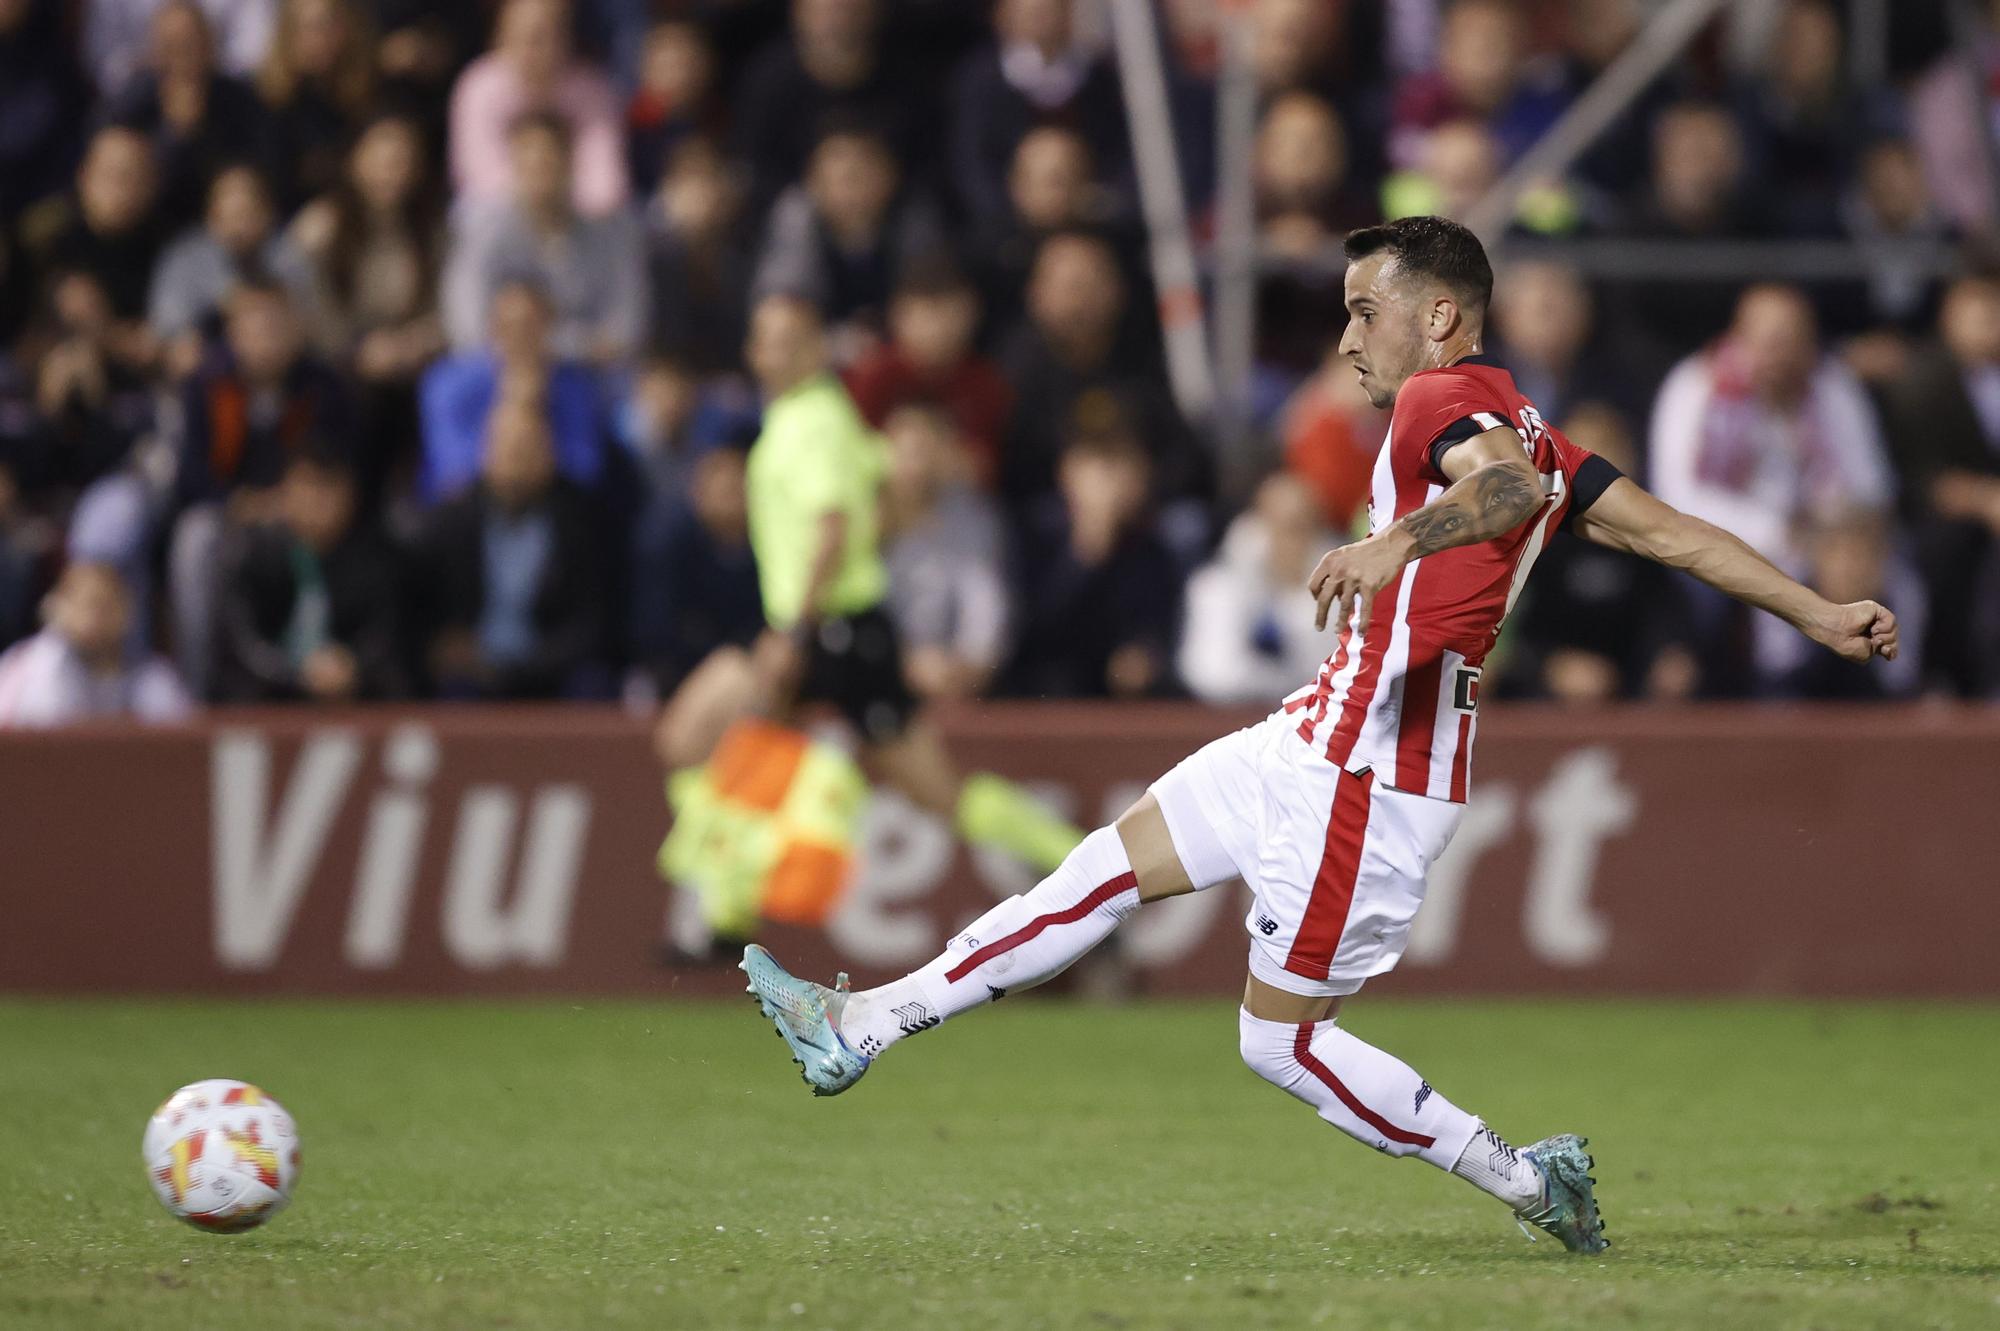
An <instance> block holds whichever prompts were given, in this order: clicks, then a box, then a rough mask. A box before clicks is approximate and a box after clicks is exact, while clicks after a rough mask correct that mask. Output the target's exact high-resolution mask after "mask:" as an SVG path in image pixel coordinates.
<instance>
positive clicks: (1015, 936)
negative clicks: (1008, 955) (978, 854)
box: [944, 870, 1139, 984]
mask: <svg viewBox="0 0 2000 1331" xmlns="http://www.w3.org/2000/svg"><path fill="white" fill-rule="evenodd" d="M1138 885H1139V875H1138V874H1136V873H1133V872H1131V871H1130V870H1127V871H1126V872H1125V873H1121V874H1119V875H1118V876H1117V877H1116V878H1113V879H1111V880H1110V881H1109V882H1104V883H1099V884H1098V885H1097V886H1096V887H1095V888H1093V889H1091V892H1090V895H1089V896H1087V897H1085V898H1084V899H1083V900H1081V901H1079V902H1077V903H1076V904H1075V905H1074V906H1070V907H1068V908H1067V909H1065V910H1059V911H1056V912H1054V913H1053V914H1049V915H1037V916H1036V917H1035V918H1034V919H1032V920H1029V921H1028V922H1027V923H1026V924H1024V925H1022V926H1021V927H1020V928H1018V929H1016V930H1015V931H1014V932H1013V933H1011V934H1008V935H1007V936H1006V937H1005V938H1001V939H996V940H995V941H993V942H991V943H988V944H987V945H986V946H985V947H982V948H980V949H979V950H978V951H977V952H975V953H973V954H972V955H971V956H969V957H967V958H966V959H965V960H964V961H961V962H959V963H958V964H957V965H956V966H953V967H952V968H951V969H950V970H948V971H946V972H945V973H944V978H945V983H947V984H956V983H958V982H959V981H960V980H962V979H964V978H965V977H966V976H968V975H970V974H972V972H974V971H976V970H978V969H979V968H980V967H981V966H984V965H985V964H986V963H987V962H989V961H991V960H993V958H995V957H997V956H999V955H1001V954H1002V953H1004V952H1012V951H1013V950H1014V949H1015V948H1017V947H1019V946H1021V944H1023V943H1025V942H1027V941H1028V940H1029V939H1031V938H1034V937H1036V936H1037V935H1039V934H1040V933H1041V932H1042V930H1044V929H1046V928H1048V927H1049V926H1050V925H1052V924H1075V923H1076V922H1077V921H1078V920H1080V919H1082V918H1083V917H1084V916H1086V915H1088V914H1090V912H1092V911H1094V910H1096V909H1097V908H1098V907H1099V906H1101V905H1103V904H1104V903H1105V902H1107V901H1109V900H1111V898H1113V897H1115V896H1117V895H1118V894H1119V893H1120V892H1123V891H1125V890H1126V889H1127V888H1133V887H1137V886H1138Z"/></svg>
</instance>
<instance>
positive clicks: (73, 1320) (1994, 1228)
mask: <svg viewBox="0 0 2000 1331" xmlns="http://www.w3.org/2000/svg"><path fill="white" fill-rule="evenodd" d="M763 1025H764V1024H763V1022H762V1021H761V1019H759V1018H758V1017H756V1016H755V1015H754V1012H753V1010H752V1009H751V1007H750V1005H749V1003H748V1002H747V1001H745V1002H742V1003H732V1004H728V1005H717V1004H671V1005H670V1004H659V1005H651V1006H647V1005H638V1004H610V1005H607V1004H595V1003H592V1004H582V1005H572V1004H562V1003H549V1004H538V1005H522V1004H503V1005H486V1006H475V1005H463V1006H461V1005H390V1004H349V1005H336V1004H281V1003H257V1004H248V1003H245V1004H239V1005H224V1004H199V1005H196V1004H171V1005H159V1004H155V1005H143V1006H142V1005H137V1004H98V1003H91V1004H54V1003H32V1002H30V1003H21V1002H6V1003H0V1068H4V1069H5V1073H6V1076H5V1084H6V1088H7V1091H6V1102H7V1108H6V1112H5V1115H4V1118H0V1121H4V1122H5V1123H6V1125H7V1128H8V1131H7V1137H8V1140H9V1144H10V1148H9V1151H8V1157H9V1159H8V1164H7V1168H6V1179H7V1181H8V1196H7V1200H6V1204H5V1206H4V1207H0V1326H4V1327H7V1328H10V1329H26V1328H45V1327H46V1328H71V1327H91V1328H99V1327H103V1328H120V1329H121V1331H122V1329H124V1328H148V1329H150V1328H180V1327H186V1328H200V1329H201V1331H231V1328H252V1327H254V1328H258V1329H259V1331H265V1329H267V1328H273V1327H284V1328H288V1329H297V1331H307V1329H310V1328H336V1327H338V1328H370V1329H374V1328H403V1327H411V1328H424V1329H425V1331H455V1329H456V1328H473V1327H506V1328H537V1327H564V1328H567V1327H589V1328H603V1327H649V1328H658V1327H701V1328H733V1327H764V1326H773V1327H785V1328H812V1327H837V1328H849V1327H854V1328H885V1329H893V1328H905V1327H911V1328H917V1327H921V1328H930V1327H950V1328H953V1331H972V1329H974V1328H984V1327H995V1328H1000V1327H1005V1328H1009V1329H1010V1331H1013V1329H1015V1328H1029V1327H1082V1328H1100V1327H1108V1328H1118V1327H1130V1328H1148V1327H1185V1328H1207V1327H1228V1328H1231V1331H1247V1329H1248V1328H1257V1327H1285V1328H1294V1327H1314V1326H1326V1327H1349V1326H1352V1327H1369V1328H1382V1327H1395V1328H1452V1329H1453V1331H1456V1329H1458V1328H1466V1327H1483V1326H1505V1327H1570V1326H1575V1327H1586V1326H1587V1327H1592V1328H1601V1327H1612V1328H1634V1327H1662V1328H1666V1327H1671V1328H1685V1327H1694V1326H1700V1327H1701V1328H1702V1331H1724V1329H1726V1328H1735V1327H1743V1328H1758V1331H1769V1329H1772V1328H1806V1327H1813V1328H1844V1327H1882V1328H1890V1327H1893V1328H1897V1329H1898V1331H1902V1329H1904V1328H1916V1327H1965V1328H1971V1327H1994V1326H2000V1140H1996V1134H1995V1133H1994V1131H1993V1119H1992V1106H1993V1105H1994V1104H1995V1102H1996V1101H2000V1063H1996V1060H1995V1059H1994V1057H1993V1052H1994V1050H1995V1049H1996V1047H2000V1009H1993V1008H1948V1007H1916V1006H1896V1007H1874V1006H1813V1007H1805V1006H1785V1005H1742V1004H1728V1005H1719V1004H1690V1005H1676V1004H1634V1003H1591V1004H1581V1003H1578V1004H1561V1005H1557V1004H1497V1003H1479V1004H1441V1003H1427V1004H1409V1003H1392V1002H1388V1001H1364V1002H1357V1003H1356V1004H1355V1006H1354V1010H1353V1011H1352V1013H1351V1014H1350V1020H1349V1025H1350V1028H1351V1029H1353V1030H1354V1031H1355V1032H1356V1033H1357V1034H1359V1035H1361V1036H1363V1037H1364V1038H1366V1039H1369V1040H1372V1041H1375V1042H1377V1043H1379V1044H1381V1045H1383V1046H1385V1047H1386V1048H1389V1049H1393V1050H1395V1051H1396V1052H1398V1053H1399V1054H1401V1055H1403V1056H1404V1057H1406V1058H1408V1059H1409V1060H1410V1061H1411V1062H1412V1063H1413V1064H1414V1065H1415V1066H1417V1067H1418V1068H1420V1069H1422V1070H1423V1072H1424V1073H1425V1075H1427V1076H1429V1077H1430V1078H1432V1079H1433V1080H1434V1081H1435V1082H1436V1084H1437V1085H1438V1087H1439V1089H1440V1090H1441V1091H1442V1092H1443V1093H1445V1094H1447V1095H1450V1096H1452V1097H1454V1098H1455V1099H1457V1100H1458V1101H1459V1103H1461V1104H1463V1105H1465V1106H1467V1107H1469V1108H1471V1109H1473V1110H1474V1111H1476V1112H1480V1113H1483V1114H1485V1115H1486V1116H1488V1117H1489V1118H1490V1119H1491V1120H1492V1122H1493V1123H1494V1124H1495V1126H1496V1127H1498V1128H1500V1129H1501V1130H1502V1131H1504V1132H1505V1133H1507V1134H1508V1135H1509V1136H1511V1137H1512V1138H1513V1139H1514V1140H1516V1141H1527V1140H1532V1139H1533V1138H1535V1137H1538V1136H1541V1135H1543V1134H1544V1133H1546V1132H1551V1131H1556V1130H1559V1129H1565V1128H1569V1129H1576V1130H1579V1131H1581V1132H1584V1133H1586V1134H1588V1135H1589V1136H1590V1137H1591V1139H1592V1146H1593V1148H1594V1150H1595V1151H1596V1153H1597V1158H1598V1168H1597V1177H1598V1179H1599V1181H1600V1185H1599V1194H1600V1196H1601V1198H1602V1200H1603V1204H1604V1207H1605V1212H1606V1215H1607V1218H1608V1221H1609V1226H1610V1234H1611V1236H1612V1239H1613V1241H1614V1244H1615V1247H1614V1249H1613V1251H1612V1253H1611V1254H1610V1255H1609V1257H1608V1258H1605V1259H1600V1260H1592V1259H1588V1258H1575V1257H1571V1256H1569V1255H1567V1254H1565V1253H1563V1252H1562V1251H1561V1250H1560V1249H1559V1248H1557V1247H1556V1246H1555V1244H1554V1243H1552V1242H1550V1241H1546V1240H1545V1241H1543V1242H1541V1243H1537V1244H1532V1245H1531V1244H1529V1243H1527V1242H1525V1241H1523V1240H1522V1238H1521V1237H1520V1235H1519V1234H1518V1233H1517V1232H1516V1231H1515V1229H1514V1228H1513V1226H1512V1224H1511V1223H1510V1222H1509V1220H1508V1218H1507V1216H1506V1214H1505V1212H1504V1211H1503V1210H1502V1209H1501V1208H1500V1207H1499V1206H1498V1205H1497V1204H1496V1203H1493V1202H1491V1201H1490V1200H1488V1199H1486V1198H1484V1197H1482V1196H1479V1195H1478V1194H1477V1193H1475V1192H1474V1191H1473V1190H1472V1189H1471V1188H1468V1187H1467V1186H1465V1185H1464V1184H1463V1183H1460V1182H1458V1181H1457V1180H1454V1179H1449V1178H1446V1177H1445V1176H1443V1175H1442V1174H1440V1173H1438V1172H1437V1171H1435V1170H1432V1169H1430V1168H1428V1167H1427V1166H1425V1165H1423V1164H1421V1163H1419V1162H1417V1161H1414V1160H1400V1161H1398V1160H1389V1159H1385V1158H1381V1157H1378V1156H1377V1155H1376V1154H1375V1153H1374V1152H1372V1151H1370V1150H1368V1149H1366V1148H1364V1147H1362V1146H1360V1145H1358V1144H1356V1143H1355V1142H1353V1141H1350V1140H1349V1139H1348V1138H1346V1137H1345V1136H1343V1135H1341V1134H1339V1133H1337V1132H1335V1131H1334V1130H1333V1129H1331V1128H1329V1127H1327V1126H1326V1125H1324V1124H1322V1123H1320V1122H1318V1121H1317V1120H1316V1119H1315V1118H1314V1117H1313V1116H1312V1114H1311V1113H1310V1112H1309V1111H1308V1110H1307V1109H1306V1107H1305V1106H1303V1105H1301V1104H1299V1103H1297V1102H1296V1101H1293V1100H1291V1099H1290V1098H1289V1097H1287V1096H1285V1095H1283V1094H1281V1093H1279V1092H1278V1091H1276V1090H1275V1089H1273V1088H1272V1087H1270V1086H1267V1085H1265V1084H1264V1083H1262V1082H1261V1081H1258V1080H1256V1079H1255V1078H1254V1077H1253V1076H1252V1075H1251V1074H1250V1073H1249V1072H1248V1071H1247V1070H1245V1069H1244V1068H1243V1067H1242V1065H1241V1064H1240V1063H1239V1062H1238V1061H1237V1058H1236V1051H1235V1043H1236V1022H1235V1016H1234V1009H1233V1008H1232V1007H1231V1006H1230V1005H1228V1004H1224V1003H1205V1004H1188V1005H1179V1004H1171V1005H1170V1004H1159V1005H1144V1006H1136V1007H1131V1008H1094V1007H1085V1006H1072V1005H1065V1004H1061V1003H1058V1002H1037V1001H1035V1000H1028V1001H1025V1002H1012V1003H1005V1004H1001V1005H1000V1006H999V1007H998V1008H996V1009H994V1010H992V1011H989V1012H984V1013H979V1014H975V1015H973V1016H970V1017H968V1018H966V1019H964V1020H962V1021H960V1022H957V1023H954V1025H953V1026H952V1028H951V1029H949V1030H947V1031H945V1032H944V1033H942V1034H931V1035H926V1036H923V1037H921V1038H919V1039H917V1040H915V1041H912V1042H911V1043H909V1044H908V1045H906V1046H904V1047H903V1048H901V1049H898V1050H897V1051H896V1052H895V1053H894V1054H893V1055H892V1056H891V1057H889V1058H888V1059H886V1060H884V1062H883V1063H882V1065H881V1066H879V1067H877V1068H876V1069H875V1070H874V1071H873V1072H871V1073H870V1074H869V1077H868V1079H867V1081H866V1082H865V1084H863V1085H861V1086H859V1087H857V1088H856V1089H855V1090H854V1091H852V1092H850V1093H849V1094H848V1095H846V1096H844V1097H842V1098H840V1099H837V1100H831V1101H818V1100H814V1099H812V1098H811V1097H810V1096H809V1095H808V1094H807V1093H806V1090H805V1088H804V1087H803V1086H802V1085H801V1084H800V1083H799V1080H798V1078H797V1075H796V1072H795V1070H794V1069H793V1067H792V1065H791V1064H790V1063H789V1062H788V1061H787V1059H786V1057H785V1052H784V1049H783V1046H782V1045H780V1044H779V1042H778V1041H777V1040H775V1039H774V1038H772V1036H771V1035H770V1034H768V1033H766V1031H765V1030H764V1029H763ZM204 1076H231V1077H242V1078H245V1079H249V1080H252V1081H256V1082H258V1083H260V1084H262V1085H263V1086H264V1087H265V1088H266V1089H268V1090H270V1091H271V1092H272V1093H274V1094H275V1095H277V1096H278V1097H279V1098H280V1099H282V1100H283V1101H284V1103H285V1104H286V1106H287V1107H288V1108H289V1109H291V1110H292V1112H293V1113H294V1114H295V1115H296V1116H297V1118H298V1120H299V1124H300V1129H301V1133H302V1137H303V1140H304V1144H305V1174H304V1181H303V1184H302V1186H301V1189H300V1191H299V1194H298V1196H297V1198H296V1200H295V1202H294V1204H293V1206H292V1208H291V1210H289V1211H288V1212H286V1213H285V1214H284V1215H282V1216H280V1217H279V1218H278V1219H277V1220H276V1221H275V1222H274V1223H272V1224H271V1225H270V1226H269V1227H268V1228H266V1229H264V1230H260V1231H257V1232H254V1233H251V1234H247V1235H241V1236H234V1237H230V1236H217V1235H209V1234H204V1233H200V1232H197V1231H195V1230H193V1229H191V1228H188V1227H187V1226H185V1225H182V1224H181V1223H179V1222H178V1221H175V1220H173V1219H171V1218H170V1217H168V1216H167V1215H166V1213H165V1212H163V1211H162V1210H161V1209H160V1208H159V1206H158V1205H157V1204H156V1203H155V1202H154V1200H153V1198H152V1196H151V1194H150V1192H149V1190H148V1189H147V1187H146V1184H145V1180H144V1178H143V1177H142V1170H141V1167H140V1164H139V1160H138V1144H139V1136H140V1132H141V1129H142V1128H143V1126H144V1123H145V1119H146V1116H147V1114H148V1113H149V1112H150V1111H151V1110H152V1108H153V1106H154V1105H155V1104H156V1103H157V1102H158V1101H159V1100H160V1099H161V1098H163V1097H164V1096H165V1095H166V1094H167V1093H168V1092H169V1091H171V1090H172V1089H173V1088H174V1087H175V1086H177V1085H179V1084H181V1083H183V1082H187V1081H191V1080H194V1079H195V1078H197V1077H204Z"/></svg>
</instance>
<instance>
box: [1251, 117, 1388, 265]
mask: <svg viewBox="0 0 2000 1331" xmlns="http://www.w3.org/2000/svg"><path fill="white" fill-rule="evenodd" d="M1251 173H1252V177H1253V180H1254V183H1255V187H1256V191H1257V216H1258V220H1259V223H1260V225H1261V227H1262V229H1263V237H1264V244H1265V248H1266V249H1268V250H1275V251H1276V252H1278V253H1280V254H1283V255H1287V256H1314V255H1318V254H1320V253H1321V252H1323V251H1324V250H1325V249H1326V248H1327V247H1328V246H1329V245H1338V243H1339V240H1340V237H1341V236H1343V235H1345V234H1346V233H1347V232H1348V231H1349V230H1350V229H1352V228H1354V227H1356V226H1360V225H1362V224H1363V223H1364V222H1366V221H1369V220H1372V215H1371V214H1369V213H1368V212H1367V210H1366V204H1365V202H1363V201H1362V200H1358V199H1355V198H1354V197H1353V196H1352V195H1350V194H1349V193H1348V189H1347V130H1346V127H1345V126H1344V125H1342V123H1341V120H1340V114H1339V113H1338V112H1337V111H1335V110H1334V109H1333V104H1332V103H1330V102H1328V101H1327V100H1326V99H1325V98H1322V97H1318V96H1315V95H1314V94H1312V93H1309V92H1293V93H1286V94H1285V95H1283V96H1282V97H1279V98H1278V99H1277V100H1276V101H1274V102H1272V103H1271V105H1270V107H1269V108H1268V109H1266V110H1265V112H1264V118H1263V121H1262V122H1261V123H1260V124H1259V125H1258V127H1257V143H1256V147H1255V157H1254V160H1253V162H1252V165H1251Z"/></svg>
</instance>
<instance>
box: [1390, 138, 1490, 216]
mask: <svg viewBox="0 0 2000 1331" xmlns="http://www.w3.org/2000/svg"><path fill="white" fill-rule="evenodd" d="M1499 181H1500V143H1499V140H1497V139H1495V138H1494V137H1493V133H1492V131H1491V130H1489V129H1487V128H1486V126H1484V125H1482V124H1480V123H1479V122H1478V121H1476V120H1450V121H1446V122H1445V123H1444V124H1442V125H1439V126H1438V127H1437V128H1436V129H1434V130H1432V131H1431V132H1430V133H1429V134H1428V135H1426V136H1425V137H1424V140H1423V143H1422V145H1421V147H1419V148H1418V150H1417V159H1416V166H1415V167H1414V168H1412V169H1410V170H1405V171H1398V172H1396V173H1395V174H1394V175H1392V176H1390V177H1389V178H1388V179H1387V180H1386V181H1384V182H1383V185H1382V215H1383V216H1384V217H1413V216H1424V215H1428V214H1432V213H1435V214H1437V215H1438V216H1440V217H1452V218H1462V217H1464V216H1466V215H1467V214H1468V213H1469V212H1471V211H1472V205H1474V204H1475V203H1477V202H1479V200H1480V199H1482V198H1484V197H1485V195H1486V192H1487V191H1488V190H1490V189H1492V188H1493V186H1494V185H1496V184H1498V183H1499Z"/></svg>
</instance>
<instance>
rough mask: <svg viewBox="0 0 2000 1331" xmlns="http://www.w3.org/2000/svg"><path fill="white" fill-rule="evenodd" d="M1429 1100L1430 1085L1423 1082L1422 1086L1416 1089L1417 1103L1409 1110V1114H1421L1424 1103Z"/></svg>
mask: <svg viewBox="0 0 2000 1331" xmlns="http://www.w3.org/2000/svg"><path fill="white" fill-rule="evenodd" d="M1430 1098H1431V1084H1430V1083H1429V1082H1425V1083H1424V1084H1423V1085H1421V1086H1419V1087H1417V1103H1416V1104H1415V1105H1414V1106H1413V1107H1412V1108H1411V1111H1410V1112H1412V1113H1416V1114H1421V1113H1423V1112H1424V1101H1426V1100H1428V1099H1430Z"/></svg>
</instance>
